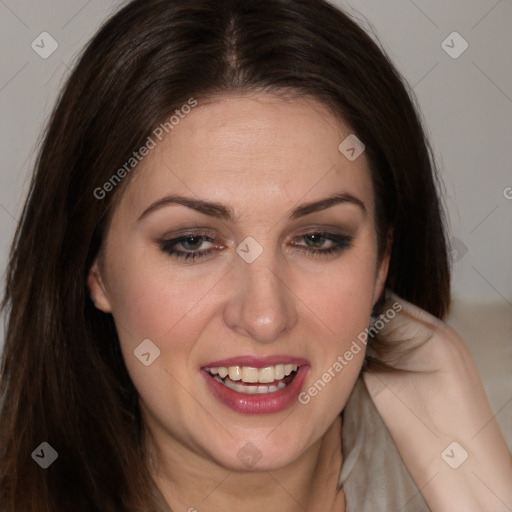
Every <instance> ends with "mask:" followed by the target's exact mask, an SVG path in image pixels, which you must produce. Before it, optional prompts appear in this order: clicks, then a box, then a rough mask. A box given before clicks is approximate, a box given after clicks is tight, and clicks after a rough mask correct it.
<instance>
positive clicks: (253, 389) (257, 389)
mask: <svg viewBox="0 0 512 512" xmlns="http://www.w3.org/2000/svg"><path fill="white" fill-rule="evenodd" d="M214 379H215V380H216V381H217V382H220V383H221V384H224V386H226V387H228V388H230V389H232V390H233V391H238V392H239V393H245V394H246V395H257V394H264V393H275V392H276V391H279V390H280V389H283V388H284V387H286V384H285V383H284V382H279V383H278V384H277V386H244V385H243V384H237V383H236V382H232V381H231V380H225V381H224V380H222V379H221V378H220V377H218V376H217V375H215V377H214Z"/></svg>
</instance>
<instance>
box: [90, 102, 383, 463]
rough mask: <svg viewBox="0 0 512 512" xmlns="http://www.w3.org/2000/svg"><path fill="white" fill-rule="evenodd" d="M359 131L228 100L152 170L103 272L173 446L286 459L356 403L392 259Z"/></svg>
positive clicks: (298, 109) (216, 456)
mask: <svg viewBox="0 0 512 512" xmlns="http://www.w3.org/2000/svg"><path fill="white" fill-rule="evenodd" d="M350 133H351V132H350V128H349V127H348V126H345V125H344V124H343V123H341V122H340V121H339V120H337V119H336V118H335V117H334V116H333V115H332V114H331V113H330V112H329V111H328V110H327V109H326V108H325V107H324V106H323V105H322V104H320V103H317V102H316V101H314V100H312V99H289V100H284V99H282V98H277V97H275V96H272V95H266V94H261V95H254V96H239V97H232V96H230V97H220V98H217V99H215V100H212V101H209V102H205V103H201V102H199V104H198V106H197V107H195V108H194V109H193V110H192V111H191V112H190V113H189V114H188V115H187V116H186V117H185V118H184V119H182V120H181V121H180V123H179V124H178V125H177V126H175V127H174V129H173V130H172V132H170V134H169V135H167V136H166V138H163V140H162V141H161V142H160V143H158V144H157V146H156V147H155V148H154V149H153V150H152V151H151V152H150V154H149V155H148V156H147V157H146V158H145V160H144V161H143V162H142V164H140V165H139V167H138V168H137V171H136V173H137V174H135V175H134V176H133V179H132V180H131V181H130V183H129V184H128V186H127V187H126V189H125V191H124V192H123V195H122V197H121V199H120V201H119V203H118V206H117V207H116V210H115V212H114V214H113V217H112V222H111V225H110V228H109V231H108V233H107V236H106V241H105V246H104V251H103V255H102V258H101V261H97V262H96V263H95V265H94V266H93V268H92V269H91V272H90V275H89V280H88V282H89V287H90V289H91V293H92V296H93V298H94V300H95V302H96V305H97V307H99V308H100V309H102V310H103V311H105V312H110V313H112V315H113V318H114V320H115V323H116V326H117V330H118V333H119V338H120V343H121V348H122V352H123V355H124V358H125V361H126V366H127V368H128V371H129V373H130V376H131V378H132V380H133V382H134V384H135V387H136V388H137V390H138V393H139V396H140V405H141V409H142V412H143V415H144V418H145V421H146V423H147V426H148V428H149V431H150V432H151V434H152V438H153V439H154V442H155V444H156V446H157V448H158V449H159V450H160V451H161V452H162V453H164V452H166V451H168V453H171V452H172V453H174V454H176V453H180V454H182V455H183V456H186V457H189V460H208V461H209V463H214V464H219V465H221V466H223V467H226V468H230V469H234V470H237V469H238V470H240V469H243V470H247V469H251V467H252V464H253V462H254V461H256V460H258V462H257V465H255V466H254V467H257V468H258V469H267V470H269V469H276V468H280V467H284V466H286V465H288V464H290V463H292V462H293V461H294V460H296V459H298V458H299V457H300V456H301V455H302V454H304V453H305V452H306V450H307V449H308V448H309V447H311V446H312V445H313V444H314V443H315V442H316V441H317V440H318V439H319V438H320V437H321V436H322V435H323V434H324V433H325V432H326V430H327V429H328V428H329V426H330V425H331V424H332V422H333V421H334V420H335V419H336V416H337V415H338V414H339V413H340V411H341V410H342V408H343V407H344V405H345V403H346V401H347V399H348V396H349V394H350V392H351V390H352V387H353V385H354V382H355V380H356V378H357V375H358V373H359V370H360V368H361V364H362V362H363V357H364V351H363V350H360V351H359V352H357V351H356V350H354V349H353V350H350V347H351V346H352V347H353V341H354V340H356V339H357V336H358V334H360V333H361V332H362V331H364V329H365V328H366V327H368V323H369V316H370V312H371V308H372V306H373V304H374V303H375V301H376V300H377V299H378V297H379V296H380V294H381V292H382V289H383V284H384V280H385V275H386V272H387V257H384V258H383V259H382V260H380V261H378V259H377V237H376V231H375V219H374V198H373V189H372V183H371V179H370V173H369V169H368V164H367V161H366V158H365V155H364V153H363V154H362V155H361V156H359V157H358V158H357V159H355V160H354V161H350V160H348V159H347V158H346V157H345V156H344V155H343V154H342V153H341V152H340V151H339V150H338V145H339V144H340V143H341V142H342V141H343V140H344V139H345V138H346V137H347V136H348V135H349V134H350ZM144 340H146V341H144ZM148 340H150V341H148ZM141 343H142V345H141ZM347 351H349V352H351V353H352V357H351V358H349V357H346V356H345V354H346V352H347ZM137 356H138V357H137ZM340 358H341V359H340ZM341 361H343V363H342V362H341ZM336 362H338V365H336ZM340 367H341V368H340ZM326 373H327V374H329V375H328V376H326ZM318 381H320V383H319V382H318ZM315 383H316V385H315ZM251 461H252V462H251Z"/></svg>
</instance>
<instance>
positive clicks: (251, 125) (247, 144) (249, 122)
mask: <svg viewBox="0 0 512 512" xmlns="http://www.w3.org/2000/svg"><path fill="white" fill-rule="evenodd" d="M350 134H351V130H350V127H349V126H347V125H346V124H345V123H343V122H342V121H341V120H339V119H337V118H336V117H335V116H334V115H333V114H332V113H331V112H330V111H329V109H328V108H327V107H326V106H324V105H323V104H322V103H320V102H318V101H316V100H313V99H310V98H287V99H283V98H281V97H277V96H274V95H270V94H259V95H252V96H224V97H218V98H215V99H211V100H208V101H205V102H198V105H197V106H196V107H195V108H193V109H192V110H191V112H190V113H189V114H187V115H184V116H183V117H182V118H181V119H180V121H179V123H178V124H177V125H176V126H174V127H173V129H172V131H170V133H169V134H168V135H165V137H163V138H162V140H161V141H158V140H156V142H157V144H156V146H155V147H154V149H152V150H151V152H150V153H149V154H148V156H146V158H145V159H144V160H143V161H142V162H141V164H139V166H138V167H137V170H136V173H135V175H134V177H133V178H134V179H133V180H131V182H130V183H129V185H128V187H127V189H126V191H125V193H124V194H123V198H122V200H121V204H122V205H124V206H122V209H123V210H125V211H126V212H128V211H131V212H140V211H141V210H142V209H144V206H147V204H149V203H150V202H152V201H155V200H157V199H158V198H159V197H161V196H164V195H165V194H170V193H181V194H187V195H190V196H192V197H194V196H195V197H199V198H201V199H208V200H211V201H217V202H223V203H226V204H229V205H231V206H232V207H233V209H234V210H235V211H236V210H237V208H238V209H240V210H241V211H243V210H244V209H245V210H247V209H248V208H250V209H252V211H256V210H258V209H260V210H262V211H267V212H268V211H269V210H276V211H277V210H278V209H279V208H280V207H285V206H286V205H288V206H289V205H290V204H295V203H297V202H300V201H301V200H302V201H304V202H306V201H309V200H314V199H317V198H318V197H320V196H325V195H328V194H333V193H336V192H346V193H351V194H354V195H356V196H358V197H360V198H361V199H362V200H363V201H364V202H365V203H367V207H368V209H369V210H371V203H372V202H373V201H372V200H371V199H372V194H373V192H372V190H373V189H372V186H371V179H370V174H369V170H368V166H367V161H366V158H365V155H364V153H363V154H362V155H361V156H360V157H358V158H357V159H355V160H354V161H350V160H349V159H347V158H346V156H344V154H342V153H341V152H340V151H339V149H338V146H339V145H340V143H341V142H342V141H344V140H345V139H346V138H347V137H348V136H349V135H350Z"/></svg>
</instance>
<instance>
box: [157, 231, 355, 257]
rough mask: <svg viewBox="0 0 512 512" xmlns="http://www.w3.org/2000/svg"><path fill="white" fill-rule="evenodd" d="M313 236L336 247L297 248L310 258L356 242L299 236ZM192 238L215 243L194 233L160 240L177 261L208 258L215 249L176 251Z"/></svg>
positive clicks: (331, 236)
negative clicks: (179, 245) (181, 244)
mask: <svg viewBox="0 0 512 512" xmlns="http://www.w3.org/2000/svg"><path fill="white" fill-rule="evenodd" d="M311 235H318V236H320V237H321V238H322V239H324V240H325V241H328V242H333V243H334V244H335V245H334V246H333V247H329V248H327V249H318V248H316V247H304V246H297V245H296V244H294V245H295V246H296V247H300V249H299V250H300V251H301V252H304V253H305V254H306V255H307V256H308V257H316V256H332V255H334V254H337V253H339V252H341V251H343V250H344V249H348V248H350V247H352V245H353V244H352V242H353V240H354V237H353V236H348V235H341V234H338V233H327V232H322V231H310V232H309V233H304V234H303V235H299V237H298V238H304V237H306V236H311ZM191 238H199V239H200V240H201V243H203V242H214V241H215V240H214V239H213V238H211V237H210V236H208V235H205V234H194V233H188V234H186V235H183V236H180V237H177V238H172V239H170V240H160V242H159V243H160V247H161V249H162V251H164V252H165V253H167V254H169V255H170V256H173V257H175V258H177V259H180V260H184V261H189V260H191V261H193V262H194V261H196V260H198V259H200V258H205V257H208V256H209V255H210V254H211V253H212V252H213V251H214V250H215V249H213V248H211V249H205V250H203V251H197V250H195V251H179V250H176V249H175V246H176V245H178V244H180V243H182V242H186V241H187V240H190V239H191Z"/></svg>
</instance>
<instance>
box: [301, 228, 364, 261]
mask: <svg viewBox="0 0 512 512" xmlns="http://www.w3.org/2000/svg"><path fill="white" fill-rule="evenodd" d="M297 238H299V239H303V240H304V242H305V243H306V245H305V246H304V245H301V244H297V243H295V242H294V243H293V245H294V246H295V247H298V248H300V249H303V250H304V251H306V252H308V253H310V254H311V255H317V254H318V255H322V254H323V255H330V254H335V253H337V252H339V251H342V250H343V249H348V248H349V247H352V242H353V240H354V237H353V236H348V235H342V234H339V233H325V232H321V231H312V232H310V233H306V234H304V235H301V236H299V237H297Z"/></svg>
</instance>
